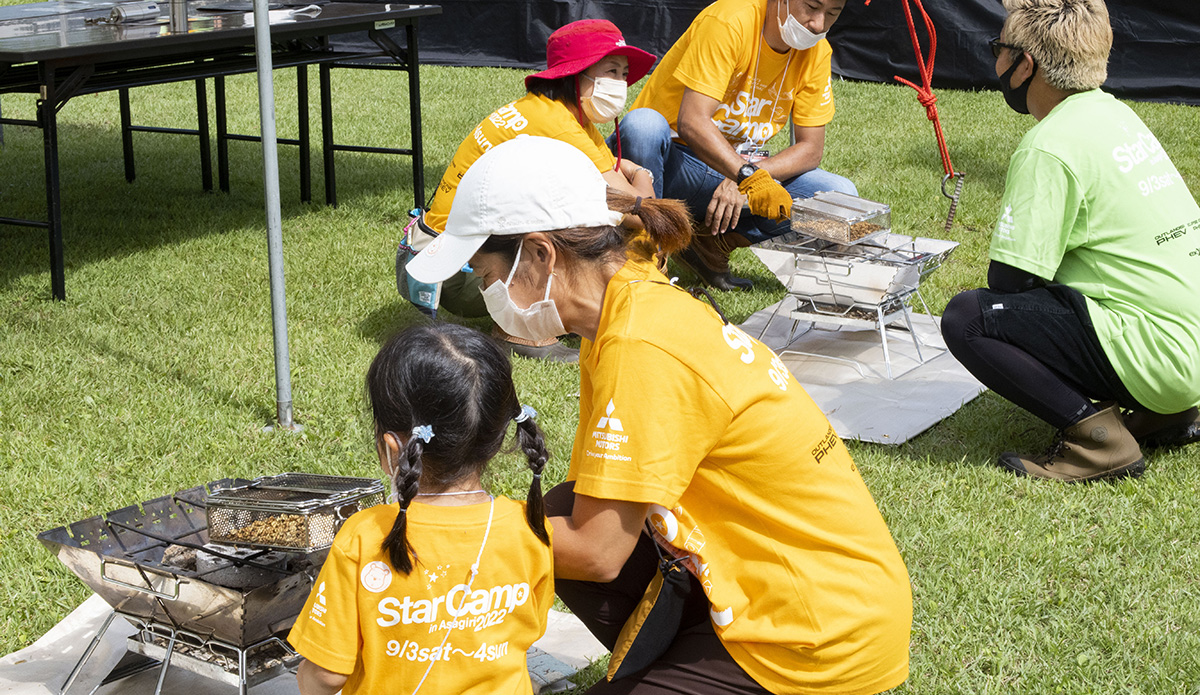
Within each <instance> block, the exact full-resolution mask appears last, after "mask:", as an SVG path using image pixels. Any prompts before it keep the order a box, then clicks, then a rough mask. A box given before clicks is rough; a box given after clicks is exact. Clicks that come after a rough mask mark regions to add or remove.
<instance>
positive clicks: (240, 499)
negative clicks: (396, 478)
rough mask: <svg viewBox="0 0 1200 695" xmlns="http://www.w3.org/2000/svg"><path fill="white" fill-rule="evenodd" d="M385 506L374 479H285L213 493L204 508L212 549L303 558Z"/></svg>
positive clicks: (278, 477) (295, 476) (305, 475)
mask: <svg viewBox="0 0 1200 695" xmlns="http://www.w3.org/2000/svg"><path fill="white" fill-rule="evenodd" d="M382 502H383V484H382V483H380V482H379V481H378V480H375V479H373V478H347V477H341V476H332V475H314V474H311V473H283V474H281V475H273V476H267V477H263V478H256V479H255V480H253V481H251V482H250V483H249V484H248V485H241V486H237V487H229V488H223V489H219V490H214V491H212V492H211V493H209V495H208V499H207V501H206V502H205V504H206V505H207V511H208V539H209V541H210V542H213V543H228V544H231V545H244V546H253V547H258V548H271V549H275V550H289V551H298V552H312V551H314V550H322V549H324V548H328V547H329V546H330V545H332V544H333V537H334V535H335V534H337V531H338V529H339V528H341V525H342V522H343V521H345V520H346V519H348V518H350V516H351V515H352V514H354V513H355V512H357V511H359V510H361V509H366V508H367V507H373V506H375V505H377V504H381V503H382Z"/></svg>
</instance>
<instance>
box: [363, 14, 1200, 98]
mask: <svg viewBox="0 0 1200 695" xmlns="http://www.w3.org/2000/svg"><path fill="white" fill-rule="evenodd" d="M747 1H751V0H747ZM904 1H905V0H872V2H871V4H870V6H867V5H866V2H865V0H848V1H847V3H846V7H845V9H844V10H843V11H842V15H841V17H840V18H839V19H838V21H837V23H836V24H835V25H834V26H833V29H832V30H831V31H830V32H829V40H830V43H831V44H832V45H833V60H834V64H833V65H834V72H835V73H837V74H839V75H841V76H843V77H846V78H849V79H857V80H866V81H872V82H892V81H893V77H894V76H895V75H899V76H901V77H904V78H907V79H909V80H913V81H914V82H917V81H919V80H918V77H919V76H918V74H917V66H916V60H915V58H914V56H913V49H912V40H911V38H910V36H909V32H908V26H907V24H906V23H905V20H904V10H903V7H902V3H903V2H904ZM439 4H440V5H441V6H442V14H441V16H439V17H434V18H432V19H430V20H429V21H427V22H424V23H422V24H421V39H420V40H421V47H420V48H421V60H422V62H426V63H432V64H438V65H470V66H501V67H514V68H540V67H544V66H545V50H546V39H547V37H549V36H550V33H551V32H552V31H554V29H556V28H558V27H560V26H562V25H564V24H566V23H568V22H572V21H575V20H577V19H585V18H603V19H608V20H611V21H612V22H613V23H614V24H616V25H617V26H618V27H619V28H620V29H621V31H622V33H623V34H624V35H625V39H626V41H627V42H628V43H629V44H631V45H634V46H638V47H639V48H644V49H646V50H648V51H650V52H652V53H654V54H656V55H658V56H662V55H663V54H664V53H666V52H667V50H668V49H669V48H670V47H671V45H672V44H673V43H674V42H675V40H676V39H677V38H679V36H680V35H682V34H683V32H684V30H686V29H687V27H688V25H689V24H690V23H691V21H692V19H693V18H695V16H696V14H697V13H699V12H700V10H701V9H703V8H704V6H705V5H707V4H708V3H707V2H703V1H701V0H440V2H439ZM923 5H924V7H925V10H926V12H928V13H929V15H930V17H931V18H932V20H933V23H934V27H935V29H936V31H937V36H938V51H937V56H936V59H935V62H934V81H933V86H934V88H958V89H981V88H982V89H993V88H995V86H996V73H995V69H994V66H995V61H994V59H993V58H992V55H991V53H990V52H989V51H988V48H987V42H988V39H991V38H993V37H995V36H996V35H998V34H999V33H1000V26H1001V24H1002V23H1003V21H1004V15H1005V12H1004V9H1003V7H1002V6H1001V4H1000V0H923ZM1108 8H1109V14H1110V16H1111V18H1112V26H1113V35H1114V36H1113V51H1112V56H1111V58H1110V59H1109V78H1108V82H1107V83H1105V88H1106V89H1108V90H1109V91H1111V92H1113V93H1114V94H1116V95H1118V96H1121V97H1126V98H1131V99H1143V100H1151V101H1170V102H1180V103H1186V104H1192V105H1200V2H1198V1H1197V0H1119V1H1118V0H1109V2H1108ZM914 12H915V9H914ZM915 19H916V22H917V26H918V32H919V33H918V35H919V36H920V38H921V41H922V44H923V45H924V47H925V49H924V50H926V51H927V50H928V45H929V41H928V37H926V36H925V29H924V24H923V23H922V21H921V19H920V16H919V15H917V16H916V17H915ZM400 40H401V41H402V39H400ZM342 41H346V40H345V39H343V40H342ZM349 41H350V42H353V43H363V42H366V37H365V36H360V37H354V38H352V39H349Z"/></svg>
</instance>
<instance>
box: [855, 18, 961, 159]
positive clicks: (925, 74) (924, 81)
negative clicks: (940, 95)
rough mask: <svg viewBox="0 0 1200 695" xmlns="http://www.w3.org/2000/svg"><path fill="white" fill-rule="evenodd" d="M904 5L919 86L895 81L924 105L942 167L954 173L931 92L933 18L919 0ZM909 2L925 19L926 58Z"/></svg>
mask: <svg viewBox="0 0 1200 695" xmlns="http://www.w3.org/2000/svg"><path fill="white" fill-rule="evenodd" d="M901 3H902V5H903V7H904V18H905V19H906V20H908V33H909V35H910V36H911V37H912V45H913V53H915V54H916V57H917V71H918V72H920V74H921V86H917V85H916V84H914V83H913V82H911V81H909V80H906V79H904V78H903V77H900V76H899V75H894V76H893V77H895V78H896V81H897V82H900V83H901V84H906V85H908V86H909V87H912V88H913V89H915V90H916V91H917V100H918V101H919V102H921V106H924V107H925V115H926V116H928V117H929V120H931V121H933V131H934V133H935V134H937V141H938V151H939V152H940V153H941V155H942V167H943V168H945V170H946V175H947V176H951V175H953V174H954V165H953V164H952V163H951V162H950V150H949V148H947V147H946V135H945V134H944V133H943V132H942V122H941V120H940V119H939V118H938V112H937V97H936V96H934V94H933V86H932V82H933V60H934V57H935V55H936V54H937V32H936V31H934V28H933V20H931V19H930V18H929V13H927V12H926V11H925V7H924V6H923V5H922V4H921V0H901ZM909 3H915V4H916V6H917V9H918V10H920V11H921V17H922V18H923V19H924V20H925V30H926V31H927V32H928V33H929V58H928V59H926V58H924V57H923V56H922V55H921V41H920V39H918V38H917V27H916V24H915V23H914V22H913V15H912V10H911V9H909ZM870 4H871V0H866V5H870Z"/></svg>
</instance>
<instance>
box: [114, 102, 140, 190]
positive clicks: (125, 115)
mask: <svg viewBox="0 0 1200 695" xmlns="http://www.w3.org/2000/svg"><path fill="white" fill-rule="evenodd" d="M117 98H118V100H119V101H120V103H121V155H122V157H123V159H124V160H125V180H126V181H128V182H129V183H133V179H134V178H135V177H136V176H137V173H136V172H135V171H134V167H133V127H132V121H133V118H132V116H131V115H130V108H129V90H128V89H119V90H117Z"/></svg>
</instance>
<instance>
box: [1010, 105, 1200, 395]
mask: <svg viewBox="0 0 1200 695" xmlns="http://www.w3.org/2000/svg"><path fill="white" fill-rule="evenodd" d="M989 257H990V258H991V259H992V260H995V261H999V262H1001V263H1006V264H1008V265H1011V266H1014V267H1016V268H1020V269H1022V270H1025V271H1028V272H1030V273H1033V274H1035V275H1038V276H1039V277H1043V278H1046V279H1047V280H1053V281H1054V282H1057V283H1061V284H1063V285H1067V286H1068V287H1071V288H1074V289H1076V290H1078V291H1079V292H1080V293H1081V294H1083V295H1084V296H1085V297H1086V298H1087V305H1088V313H1089V315H1090V316H1091V319H1092V323H1093V324H1094V325H1095V328H1096V334H1097V335H1098V336H1099V338H1100V342H1101V344H1102V345H1103V346H1104V352H1105V354H1106V355H1107V356H1108V359H1109V361H1110V362H1112V365H1113V368H1114V369H1116V372H1117V375H1118V376H1120V377H1121V381H1122V382H1123V383H1124V384H1125V387H1126V388H1128V389H1129V393H1130V394H1131V395H1133V397H1134V398H1136V399H1137V400H1138V402H1140V403H1141V404H1142V405H1144V406H1146V407H1148V408H1151V409H1152V410H1155V411H1157V412H1160V413H1175V412H1179V411H1182V410H1187V409H1188V408H1190V407H1191V406H1193V405H1196V404H1197V403H1200V207H1197V205H1196V200H1195V199H1194V198H1193V197H1192V194H1191V193H1190V192H1189V191H1188V188H1187V184H1185V183H1184V181H1183V177H1181V176H1180V175H1179V171H1178V170H1177V169H1176V168H1175V165H1174V164H1172V163H1171V159H1170V157H1168V156H1167V153H1166V151H1165V150H1163V148H1162V145H1160V144H1159V142H1158V140H1157V139H1156V138H1155V137H1154V135H1153V134H1152V133H1151V132H1150V130H1149V129H1148V128H1146V125H1145V124H1144V123H1142V121H1141V119H1140V118H1138V117H1137V114H1135V113H1134V112H1133V111H1132V110H1131V109H1130V108H1129V107H1128V106H1126V105H1124V104H1122V103H1121V102H1119V101H1117V100H1116V99H1114V98H1113V97H1112V96H1111V95H1109V94H1105V93H1104V92H1102V91H1100V90H1099V89H1095V90H1092V91H1089V92H1082V93H1080V94H1074V95H1072V96H1070V97H1067V98H1066V99H1065V100H1063V102H1062V103H1060V104H1059V105H1058V106H1056V107H1055V108H1054V110H1053V111H1051V112H1050V114H1049V115H1047V116H1046V117H1045V118H1044V119H1042V120H1041V121H1040V122H1039V123H1038V124H1037V125H1035V126H1034V127H1033V128H1032V129H1030V131H1029V132H1028V133H1026V134H1025V137H1024V138H1023V139H1022V140H1021V144H1020V145H1018V146H1017V151H1016V152H1014V153H1013V156H1012V159H1011V160H1009V165H1008V181H1007V183H1006V185H1005V190H1004V201H1003V203H1002V211H1001V214H1000V220H999V222H998V223H997V225H996V230H995V232H994V233H993V234H992V245H991V251H990V253H989Z"/></svg>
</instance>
